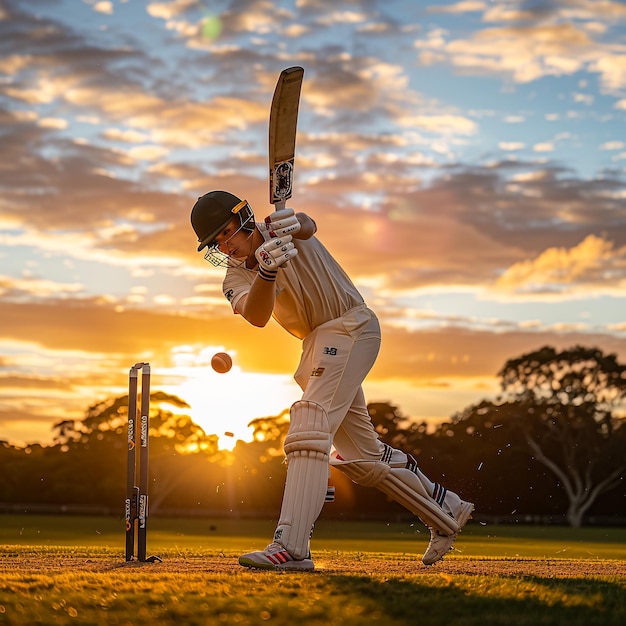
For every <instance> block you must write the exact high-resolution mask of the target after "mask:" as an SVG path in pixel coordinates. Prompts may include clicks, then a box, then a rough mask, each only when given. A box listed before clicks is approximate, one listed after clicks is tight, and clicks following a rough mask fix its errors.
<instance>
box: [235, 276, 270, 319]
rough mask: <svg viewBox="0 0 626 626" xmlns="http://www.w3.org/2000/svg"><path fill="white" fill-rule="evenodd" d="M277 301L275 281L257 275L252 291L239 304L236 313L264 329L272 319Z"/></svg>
mask: <svg viewBox="0 0 626 626" xmlns="http://www.w3.org/2000/svg"><path fill="white" fill-rule="evenodd" d="M275 301H276V285H275V284H274V281H268V280H264V279H262V278H261V277H260V276H259V275H258V274H257V276H256V278H255V279H254V282H253V283H252V285H251V287H250V291H249V292H248V293H247V294H246V295H245V296H242V298H241V299H240V300H239V302H238V303H237V308H236V311H237V313H239V314H240V315H242V316H243V318H244V319H245V320H246V321H248V322H250V324H252V325H253V326H258V327H260V328H262V327H263V326H265V325H266V324H267V323H268V322H269V320H270V317H272V311H273V310H274V302H275Z"/></svg>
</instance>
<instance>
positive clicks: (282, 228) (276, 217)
mask: <svg viewBox="0 0 626 626" xmlns="http://www.w3.org/2000/svg"><path fill="white" fill-rule="evenodd" d="M265 227H266V228H267V230H268V232H269V234H270V237H282V236H283V235H295V234H296V233H297V232H298V231H299V230H300V222H299V221H298V218H297V217H296V214H295V212H294V210H293V209H280V210H279V211H274V213H272V214H271V215H268V216H267V217H266V218H265Z"/></svg>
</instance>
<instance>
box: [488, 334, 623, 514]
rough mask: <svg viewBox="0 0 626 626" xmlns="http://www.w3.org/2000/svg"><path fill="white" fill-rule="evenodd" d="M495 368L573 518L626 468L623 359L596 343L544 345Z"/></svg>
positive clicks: (618, 479) (609, 487)
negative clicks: (565, 346) (560, 347)
mask: <svg viewBox="0 0 626 626" xmlns="http://www.w3.org/2000/svg"><path fill="white" fill-rule="evenodd" d="M498 375H499V376H501V378H502V381H501V385H502V391H503V394H504V396H503V400H504V402H505V403H506V404H508V405H513V406H514V408H515V409H516V411H515V413H516V418H515V425H516V427H517V428H518V429H519V431H520V432H521V433H522V435H523V437H524V440H525V441H526V444H527V445H528V447H529V450H530V451H531V452H532V454H533V456H534V458H535V459H536V460H537V461H538V462H539V463H541V464H542V465H543V466H545V467H546V468H547V469H548V470H549V471H550V472H551V473H552V474H554V476H555V477H556V478H557V480H558V481H559V483H560V485H561V486H562V488H563V489H564V491H565V494H566V496H567V501H568V507H567V513H566V519H567V521H568V522H569V524H570V525H572V526H580V525H581V523H582V520H583V516H584V515H585V513H587V511H588V510H589V509H590V507H591V506H592V505H593V504H594V502H596V500H597V499H598V497H599V496H600V495H601V494H604V493H607V492H609V491H611V490H613V489H615V488H616V487H617V486H619V485H620V483H621V481H622V480H623V474H624V471H625V470H626V420H625V417H626V366H624V365H621V364H619V363H618V362H617V358H616V356H615V355H614V354H609V355H604V354H603V353H602V351H601V350H599V349H597V348H585V347H582V346H576V347H574V348H572V349H569V350H563V351H562V352H557V351H556V350H555V349H554V348H551V347H549V346H546V347H543V348H541V349H540V350H536V351H534V352H530V353H528V354H524V355H522V356H521V357H519V358H516V359H510V360H509V361H507V362H506V364H505V365H504V367H503V368H502V370H501V371H500V372H499V373H498Z"/></svg>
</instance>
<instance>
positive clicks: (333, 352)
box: [324, 347, 337, 356]
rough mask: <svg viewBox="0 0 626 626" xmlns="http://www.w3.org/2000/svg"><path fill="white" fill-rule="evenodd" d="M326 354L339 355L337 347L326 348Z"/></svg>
mask: <svg viewBox="0 0 626 626" xmlns="http://www.w3.org/2000/svg"><path fill="white" fill-rule="evenodd" d="M324 354H328V355H330V356H337V348H328V347H326V348H324Z"/></svg>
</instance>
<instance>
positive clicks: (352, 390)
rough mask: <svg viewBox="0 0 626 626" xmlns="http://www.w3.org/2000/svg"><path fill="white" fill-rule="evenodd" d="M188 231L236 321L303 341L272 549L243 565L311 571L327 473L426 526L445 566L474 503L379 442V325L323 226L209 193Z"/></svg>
mask: <svg viewBox="0 0 626 626" xmlns="http://www.w3.org/2000/svg"><path fill="white" fill-rule="evenodd" d="M191 224H192V226H193V229H194V231H195V233H196V235H197V237H198V241H199V245H198V251H202V250H204V249H205V248H206V253H205V258H206V259H207V260H208V261H209V262H211V263H212V264H213V265H215V266H223V267H225V268H226V275H225V278H224V283H223V291H224V295H225V296H226V298H227V299H228V301H229V302H230V304H231V306H232V308H233V312H234V313H236V314H239V315H241V316H242V317H243V318H244V319H246V320H247V321H248V322H249V323H250V324H252V325H254V326H258V327H264V326H265V325H266V324H267V322H268V321H269V320H270V318H271V317H272V316H273V317H274V319H276V321H277V322H278V323H279V324H280V325H281V326H282V327H283V328H284V329H285V330H286V331H287V332H289V333H291V334H292V335H294V336H296V337H298V338H299V339H301V340H302V355H301V359H300V364H299V366H298V369H297V371H296V373H295V375H294V378H295V380H296V382H297V383H298V385H299V386H300V388H301V389H302V398H301V399H300V400H299V401H297V402H295V403H294V404H293V405H292V406H291V409H290V426H289V432H288V434H287V437H286V439H285V455H286V457H287V462H288V469H287V477H286V481H285V489H284V494H283V501H282V507H281V511H280V518H279V520H278V525H277V527H276V530H275V532H274V537H273V540H272V542H271V543H270V544H269V545H268V546H267V547H266V548H265V549H264V550H259V551H257V552H251V553H249V554H243V555H241V556H240V557H239V563H240V564H241V565H242V566H244V567H250V568H258V569H265V570H285V569H290V570H312V569H313V568H314V563H313V559H312V558H311V552H310V538H311V535H312V532H313V525H314V523H315V521H316V519H317V518H318V516H319V514H320V512H321V510H322V506H323V504H324V501H325V497H326V492H327V486H328V478H329V473H330V465H331V464H332V465H333V466H335V467H336V468H338V469H339V470H341V471H342V472H344V473H345V474H346V475H347V476H348V477H349V478H350V479H351V480H353V481H354V482H355V483H358V484H360V485H367V486H371V487H376V488H377V489H379V490H380V491H382V492H383V493H385V494H387V495H388V496H390V497H391V498H392V499H394V500H396V501H397V502H399V503H400V504H402V505H403V506H404V507H405V508H406V509H408V510H409V511H411V512H412V513H413V514H415V515H416V516H418V517H419V518H420V519H421V520H422V521H423V522H424V524H425V525H426V526H427V527H428V528H429V529H430V542H429V544H428V547H427V548H426V551H425V553H424V555H423V557H422V562H423V563H424V564H425V565H432V564H433V563H435V562H437V561H438V560H440V559H441V558H442V557H443V556H444V555H445V554H446V553H447V552H448V550H450V548H451V547H452V544H453V543H454V541H455V538H456V536H457V533H458V532H459V531H460V530H461V529H462V528H463V526H464V525H465V523H466V522H467V520H468V519H469V518H470V517H471V514H472V511H473V509H474V505H473V504H471V503H469V502H464V501H463V500H461V498H460V497H459V496H458V495H457V494H456V493H453V492H452V491H448V490H446V488H445V487H443V486H442V485H440V484H439V483H436V482H433V481H431V480H430V479H429V478H427V477H426V476H425V475H424V473H423V472H422V471H421V470H420V469H419V467H418V463H417V461H416V459H415V458H414V457H413V456H412V455H410V454H407V453H405V452H403V451H402V450H398V449H395V448H392V447H391V446H389V445H387V444H386V443H384V442H382V441H381V440H380V439H379V437H378V434H377V433H376V431H375V429H374V425H373V424H372V420H371V418H370V415H369V413H368V411H367V404H366V401H365V396H364V394H363V390H362V383H363V380H364V379H365V377H366V376H367V374H368V372H369V370H370V369H371V367H372V366H373V364H374V362H375V360H376V357H377V355H378V351H379V348H380V326H379V323H378V319H377V318H376V315H375V314H374V313H373V312H372V311H371V310H370V309H369V308H368V307H367V305H366V304H365V302H364V301H363V298H362V296H361V294H360V293H359V292H358V290H357V289H356V287H355V286H354V284H353V283H352V281H351V280H350V278H349V277H348V275H347V274H346V272H345V271H344V270H343V269H342V268H341V266H340V265H339V263H338V262H337V261H336V260H335V259H334V258H333V256H332V255H331V254H330V253H329V251H328V250H327V249H326V248H325V247H324V245H323V244H322V243H321V242H320V240H319V239H318V238H317V237H316V231H317V226H316V224H315V222H314V221H313V220H312V219H311V218H310V217H309V216H308V215H306V214H305V213H295V212H294V211H293V210H292V209H288V208H285V209H280V210H278V211H275V212H274V213H272V214H271V215H270V216H269V217H267V218H266V219H265V221H263V222H255V218H254V214H253V211H252V209H251V207H250V205H249V204H248V202H246V200H240V199H239V198H238V197H236V196H234V195H233V194H231V193H229V192H226V191H211V192H209V193H207V194H205V195H204V196H202V197H201V198H199V199H198V201H197V202H196V203H195V205H194V207H193V209H192V212H191ZM332 448H334V451H333V452H332V454H331V449H332Z"/></svg>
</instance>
